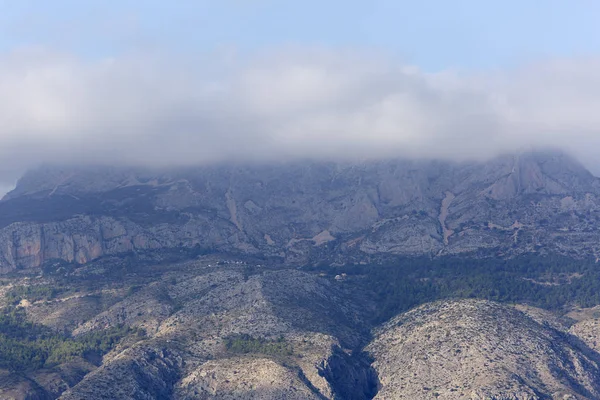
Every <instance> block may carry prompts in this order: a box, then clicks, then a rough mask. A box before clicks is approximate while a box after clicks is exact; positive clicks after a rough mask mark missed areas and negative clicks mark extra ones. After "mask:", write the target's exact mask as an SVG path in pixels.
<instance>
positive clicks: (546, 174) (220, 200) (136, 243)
mask: <svg viewBox="0 0 600 400" xmlns="http://www.w3.org/2000/svg"><path fill="white" fill-rule="evenodd" d="M599 220H600V185H599V181H598V179H597V178H595V177H594V176H592V174H590V173H589V172H588V171H586V170H585V169H584V168H583V167H582V166H580V165H579V164H578V163H577V162H575V161H573V160H572V159H570V158H569V157H568V156H565V155H563V154H557V153H526V154H520V155H513V156H504V157H499V158H497V159H494V160H491V161H488V162H481V163H461V164H459V163H450V162H433V161H432V162H427V161H408V160H404V161H402V160H392V161H373V162H363V163H354V164H348V163H345V164H344V163H326V162H304V163H298V162H297V163H287V164H285V163H282V164H277V165H245V166H207V167H201V168H200V167H199V168H188V169H176V170H175V169H173V170H168V171H166V170H161V171H156V170H140V169H127V168H91V167H87V168H57V167H52V168H44V169H40V170H37V171H32V172H30V173H28V174H27V175H25V176H24V177H23V178H22V179H21V180H20V181H19V184H18V185H17V187H16V189H15V190H13V191H12V192H10V193H9V194H8V195H6V196H5V198H4V199H3V200H2V201H1V202H0V270H1V271H4V272H7V271H11V270H13V269H15V268H37V267H39V266H41V265H43V264H44V263H46V262H49V261H52V260H64V261H67V262H75V263H79V264H83V263H86V262H88V261H90V260H94V259H97V258H98V257H101V256H105V255H115V254H122V253H126V252H131V251H134V252H139V251H146V250H160V249H175V248H188V249H193V248H196V249H201V250H204V251H221V252H229V253H238V254H260V255H264V256H268V257H276V258H278V259H280V260H282V261H284V262H286V263H292V264H307V263H318V262H322V261H327V262H329V263H346V262H358V261H373V260H377V259H379V258H380V257H385V256H393V255H419V254H427V255H432V256H436V255H444V254H467V253H469V254H474V253H481V254H500V255H504V256H511V255H516V254H521V253H533V252H542V253H560V254H564V255H569V256H573V257H586V256H590V257H591V256H597V255H598V254H599V252H600V244H599V243H600V240H599V239H600V232H599V231H598V229H597V222H598V221H599Z"/></svg>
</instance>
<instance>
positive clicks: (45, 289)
mask: <svg viewBox="0 0 600 400" xmlns="http://www.w3.org/2000/svg"><path fill="white" fill-rule="evenodd" d="M62 291H63V290H62V288H57V287H51V286H47V285H29V286H15V287H13V288H11V289H10V290H9V291H8V292H7V293H6V299H7V300H8V302H9V304H17V303H19V302H20V301H21V300H23V299H27V300H29V301H31V302H35V301H40V300H52V299H53V298H54V297H56V296H57V295H58V294H59V293H61V292H62Z"/></svg>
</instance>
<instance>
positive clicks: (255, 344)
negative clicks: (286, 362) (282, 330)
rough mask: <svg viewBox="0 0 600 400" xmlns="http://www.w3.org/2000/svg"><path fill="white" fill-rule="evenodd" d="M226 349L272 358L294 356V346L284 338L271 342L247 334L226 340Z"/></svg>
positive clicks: (233, 336) (232, 336)
mask: <svg viewBox="0 0 600 400" xmlns="http://www.w3.org/2000/svg"><path fill="white" fill-rule="evenodd" d="M225 348H226V349H227V350H228V351H230V352H232V353H238V354H265V355H270V356H291V355H293V354H294V351H293V347H292V345H291V344H290V343H289V342H287V341H286V340H285V338H284V337H283V336H280V337H279V338H278V339H275V340H269V339H264V338H255V337H252V336H250V335H246V334H244V335H231V336H229V337H227V338H225Z"/></svg>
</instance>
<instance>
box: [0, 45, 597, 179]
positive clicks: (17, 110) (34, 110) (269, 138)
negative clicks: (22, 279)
mask: <svg viewBox="0 0 600 400" xmlns="http://www.w3.org/2000/svg"><path fill="white" fill-rule="evenodd" d="M599 67H600V59H572V60H554V61H547V62H540V63H538V64H533V65H528V66H525V67H521V68H518V69H513V70H510V71H492V72H489V71H488V72H471V73H465V72H459V71H440V72H438V73H425V72H422V71H420V70H419V69H418V68H416V67H414V66H407V65H402V64H401V63H398V62H395V61H393V60H390V59H386V58H385V57H383V56H381V55H379V54H374V53H369V52H360V51H356V52H352V51H336V50H327V49H287V50H284V51H276V52H270V53H263V54H260V55H254V56H253V57H244V56H236V55H235V52H231V51H223V52H221V53H218V54H210V55H205V56H203V57H195V58H192V57H184V56H177V55H172V54H171V55H169V56H168V57H167V56H166V55H164V54H158V55H157V54H154V55H136V56H130V57H122V58H114V59H104V60H95V61H89V60H82V59H78V58H75V57H71V56H69V55H64V54H55V53H52V52H47V51H43V50H40V49H27V50H21V51H16V52H11V53H4V54H0V120H1V121H2V124H1V125H0V181H1V180H2V177H5V180H6V179H9V178H10V179H13V178H14V175H15V174H16V173H18V172H20V171H22V170H23V169H25V168H29V167H32V166H35V165H36V164H39V163H42V162H44V163H52V162H57V163H95V164H97V163H110V164H128V165H153V166H154V165H158V166H160V165H178V164H195V163H206V162H216V161H224V160H232V159H233V160H237V161H240V160H271V159H291V158H297V157H316V158H341V157H343V158H354V157H356V158H361V159H362V158H373V157H394V156H399V157H431V158H449V159H468V158H486V157H491V156H493V155H495V154H498V153H502V152H508V151H515V150H519V149H523V148H529V147H562V148H565V149H566V150H567V151H570V152H572V153H574V154H575V155H576V156H578V157H579V158H580V159H582V160H584V161H587V162H589V163H591V162H592V160H594V157H595V155H596V154H595V153H596V149H598V148H600V147H599V146H600V113H598V109H600V72H599V71H600V68H599ZM590 165H592V167H596V168H597V170H599V169H600V168H598V167H600V164H598V165H594V164H590ZM10 179H9V180H10Z"/></svg>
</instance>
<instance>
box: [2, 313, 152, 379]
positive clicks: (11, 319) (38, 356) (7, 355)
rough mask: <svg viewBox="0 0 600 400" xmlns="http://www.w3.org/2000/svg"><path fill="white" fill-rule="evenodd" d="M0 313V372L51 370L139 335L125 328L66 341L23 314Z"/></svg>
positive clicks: (97, 332)
mask: <svg viewBox="0 0 600 400" xmlns="http://www.w3.org/2000/svg"><path fill="white" fill-rule="evenodd" d="M3 311H4V312H3V313H0V368H4V369H9V370H11V371H30V370H36V369H41V368H47V367H52V366H55V365H59V364H62V363H64V362H68V361H71V360H73V359H75V358H77V357H82V358H87V357H89V356H102V355H104V354H106V353H107V352H109V351H110V350H111V349H113V348H114V347H115V346H116V345H117V344H118V343H119V342H120V341H121V339H123V338H124V337H125V336H128V335H133V334H137V335H141V332H139V331H137V330H134V329H132V328H129V327H126V326H122V325H120V326H115V327H111V328H109V329H105V330H101V331H94V332H90V333H87V334H84V335H81V336H78V337H75V338H73V337H69V336H66V335H61V334H59V333H56V332H54V331H52V330H51V329H49V328H47V327H45V326H43V325H38V324H33V323H31V322H29V321H27V319H26V317H25V314H24V312H23V311H22V310H19V309H16V308H10V309H5V310H3Z"/></svg>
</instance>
